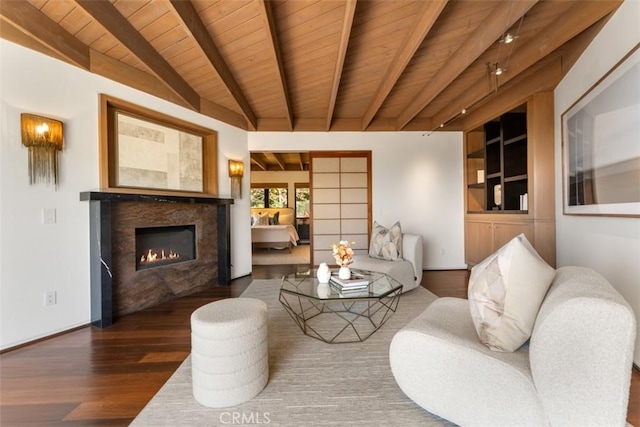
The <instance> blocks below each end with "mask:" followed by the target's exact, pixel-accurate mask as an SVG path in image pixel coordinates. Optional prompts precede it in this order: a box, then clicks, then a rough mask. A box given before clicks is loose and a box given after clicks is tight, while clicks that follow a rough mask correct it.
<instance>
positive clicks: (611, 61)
mask: <svg viewBox="0 0 640 427" xmlns="http://www.w3.org/2000/svg"><path fill="white" fill-rule="evenodd" d="M639 17H640V1H637V0H626V1H625V2H624V3H623V4H622V5H621V6H620V8H619V9H618V10H617V11H616V13H615V15H614V16H613V17H612V18H611V19H610V20H609V22H607V24H606V25H605V27H604V28H603V29H602V31H601V32H600V34H598V36H597V37H596V38H595V39H594V41H593V42H592V43H591V44H590V45H589V47H588V48H587V49H586V50H585V52H584V53H583V54H582V56H581V57H580V59H579V60H578V61H577V62H576V64H575V65H574V66H573V68H572V69H571V70H570V71H569V73H568V74H567V75H566V76H565V78H564V79H563V80H562V81H561V82H560V84H559V85H558V86H557V87H556V90H555V147H556V151H555V155H556V189H557V191H556V227H557V230H556V232H557V235H556V242H557V262H558V266H563V265H582V266H587V267H591V268H593V269H595V270H596V271H598V272H599V273H600V274H602V275H603V276H605V277H606V278H607V279H608V280H609V281H610V282H611V283H612V284H613V286H614V287H615V288H616V289H617V290H618V291H619V292H620V293H621V294H622V295H623V296H624V297H625V299H626V300H627V301H628V302H629V304H630V305H631V306H632V308H633V310H634V312H635V314H636V319H637V321H638V324H639V325H640V218H614V217H604V216H566V215H563V214H562V206H563V199H562V185H563V184H562V152H561V147H562V140H561V115H562V113H563V112H564V111H566V110H567V108H569V107H570V106H571V105H572V104H573V103H574V102H575V101H576V100H577V99H578V98H580V97H581V96H582V94H584V93H585V92H586V91H587V90H589V88H591V87H592V86H593V85H594V84H595V83H596V82H597V81H598V80H599V79H600V78H601V77H602V76H604V75H605V74H606V73H607V72H608V71H609V70H610V69H611V68H612V67H613V66H614V65H615V64H617V63H618V61H620V60H621V59H622V58H623V57H624V56H625V55H626V54H627V53H628V52H629V51H630V50H631V49H632V48H633V47H634V46H635V45H636V44H637V43H639V42H640V30H638V27H639V26H640V19H639ZM638 337H640V328H639V329H638ZM634 363H635V364H636V365H640V338H636V348H635V353H634Z"/></svg>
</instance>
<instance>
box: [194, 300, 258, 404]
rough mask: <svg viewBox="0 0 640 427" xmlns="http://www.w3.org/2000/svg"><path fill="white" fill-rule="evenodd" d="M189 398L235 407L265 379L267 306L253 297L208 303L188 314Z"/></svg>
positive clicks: (204, 402)
mask: <svg viewBox="0 0 640 427" xmlns="http://www.w3.org/2000/svg"><path fill="white" fill-rule="evenodd" d="M191 376H192V382H193V396H194V397H195V399H196V400H197V401H198V402H200V403H201V404H202V405H204V406H207V407H210V408H225V407H229V406H235V405H238V404H240V403H242V402H246V401H247V400H249V399H251V398H253V397H254V396H256V395H257V394H258V393H260V392H261V391H262V389H263V388H264V386H265V385H267V380H268V379H269V357H268V345H267V304H265V303H264V301H261V300H258V299H254V298H230V299H224V300H221V301H216V302H212V303H210V304H207V305H204V306H202V307H200V308H198V309H197V310H196V311H194V312H193V314H191Z"/></svg>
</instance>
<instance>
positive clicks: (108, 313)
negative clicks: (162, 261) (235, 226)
mask: <svg viewBox="0 0 640 427" xmlns="http://www.w3.org/2000/svg"><path fill="white" fill-rule="evenodd" d="M80 200H81V201H88V202H90V249H91V254H90V260H91V323H92V324H93V325H94V326H97V327H100V328H104V327H107V326H110V325H111V324H112V323H113V321H114V317H116V316H117V315H119V314H126V313H127V312H132V310H135V307H134V308H131V307H126V308H122V307H121V306H120V305H119V302H118V297H119V296H120V299H122V298H124V297H122V295H123V293H122V292H121V290H122V288H127V287H129V285H130V284H131V283H132V282H134V281H135V276H137V275H138V274H140V275H142V276H144V275H145V274H150V273H143V272H140V273H138V272H134V273H132V272H131V270H130V269H128V268H127V269H126V271H122V268H121V264H122V255H121V254H122V253H123V252H127V248H126V247H127V245H128V242H127V239H128V238H129V235H130V234H131V233H130V231H131V227H132V225H131V224H134V223H135V224H137V225H136V226H146V225H145V224H144V223H142V221H143V220H144V217H145V215H146V213H147V212H148V213H149V215H150V217H151V218H150V221H151V222H152V224H150V225H153V224H158V223H159V222H165V221H164V220H163V219H162V218H163V217H162V212H163V210H165V209H166V210H167V212H168V215H167V220H166V223H167V224H171V223H172V221H173V222H175V221H176V220H175V218H176V217H178V218H180V217H181V216H187V217H190V218H191V219H192V220H193V218H196V217H198V215H200V216H201V214H202V212H207V214H206V215H205V216H206V217H207V218H205V219H197V220H196V221H205V222H204V223H201V225H204V224H206V225H207V228H208V231H207V233H208V234H207V236H208V239H210V240H211V241H212V243H213V244H214V245H215V246H214V248H211V247H208V246H207V247H206V252H210V255H213V256H214V257H216V255H217V257H216V258H214V259H213V260H211V259H210V260H209V264H207V265H206V266H204V267H201V270H202V271H204V272H206V274H200V273H199V272H198V269H197V268H194V267H188V268H186V269H185V268H184V267H182V270H180V268H181V267H174V269H176V268H177V269H178V271H175V270H174V271H172V270H170V269H169V268H168V267H167V269H166V270H159V272H158V273H154V275H155V279H156V280H158V281H161V282H163V284H164V285H165V286H164V287H163V291H164V294H162V295H159V296H153V297H152V298H147V297H146V296H147V295H148V294H149V292H148V291H147V290H146V289H144V288H143V289H141V290H138V291H134V292H133V293H134V294H137V295H141V296H143V297H142V298H147V299H151V300H152V301H142V302H141V304H142V305H141V306H140V309H141V308H145V307H146V306H150V305H149V304H150V303H159V302H163V301H167V300H168V299H170V298H175V297H177V296H182V295H186V294H187V293H185V292H190V291H191V290H190V289H183V288H179V287H178V288H177V289H174V288H173V287H172V286H169V285H167V280H170V278H171V277H177V278H178V279H177V281H180V278H182V277H184V276H188V275H189V274H192V275H193V279H194V280H188V281H187V282H189V283H191V282H194V281H195V282H197V280H200V279H201V280H203V282H202V283H195V284H194V285H193V286H194V287H193V292H195V291H199V290H201V289H202V287H203V286H205V285H208V284H210V282H211V279H212V278H213V279H214V282H215V283H216V284H217V285H223V286H226V285H229V282H230V280H231V277H230V276H231V251H230V245H231V233H230V205H231V204H233V199H221V198H215V197H206V196H199V195H195V196H191V195H184V196H182V195H158V194H143V193H140V194H135V193H115V192H102V191H87V192H82V193H80ZM147 204H148V205H147ZM212 206H215V208H213V207H212ZM123 215H124V217H123ZM123 218H125V219H126V222H127V225H126V227H125V228H126V230H127V231H126V232H125V234H126V235H125V236H123V235H122V226H121V222H122V220H123ZM212 236H213V238H212ZM213 241H215V243H214V242H213ZM123 242H124V243H123ZM208 242H209V241H207V242H206V243H208ZM201 244H203V245H204V243H201ZM203 252H205V251H203ZM216 253H217V254H216ZM126 258H127V259H128V258H130V256H129V254H127V255H126ZM211 261H213V263H214V264H215V265H213V267H212V268H211ZM161 268H164V267H161ZM144 271H148V270H144ZM216 273H217V274H216ZM212 275H213V276H212ZM203 276H206V277H203ZM210 276H212V277H210ZM216 276H217V277H216ZM143 279H145V278H144V277H143ZM145 280H146V281H147V282H149V280H150V279H149V278H148V277H147V278H146V279H145ZM121 287H122V288H121ZM167 288H171V289H170V290H169V291H167ZM126 292H131V290H130V289H125V294H124V295H127V296H126V298H130V295H131V294H130V293H126ZM172 292H173V294H172ZM154 298H155V300H154ZM130 303H131V301H127V305H129V304H130ZM145 304H146V305H145Z"/></svg>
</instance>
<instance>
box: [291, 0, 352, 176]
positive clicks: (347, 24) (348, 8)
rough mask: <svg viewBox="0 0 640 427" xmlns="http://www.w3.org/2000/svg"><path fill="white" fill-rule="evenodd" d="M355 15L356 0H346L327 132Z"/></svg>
mask: <svg viewBox="0 0 640 427" xmlns="http://www.w3.org/2000/svg"><path fill="white" fill-rule="evenodd" d="M355 13H356V0H347V1H346V3H345V5H344V17H343V18H342V31H341V32H340V42H339V44H338V53H337V54H336V55H337V56H336V66H335V68H334V70H333V78H332V79H331V94H330V95H329V106H328V108H327V123H326V125H325V129H324V130H325V131H327V132H328V131H329V129H330V128H331V120H333V111H334V110H335V107H336V99H337V98H338V88H339V87H340V79H341V77H342V69H343V67H344V59H345V57H346V56H347V47H348V46H349V37H350V36H351V27H352V26H353V17H354V15H355ZM301 170H302V169H301Z"/></svg>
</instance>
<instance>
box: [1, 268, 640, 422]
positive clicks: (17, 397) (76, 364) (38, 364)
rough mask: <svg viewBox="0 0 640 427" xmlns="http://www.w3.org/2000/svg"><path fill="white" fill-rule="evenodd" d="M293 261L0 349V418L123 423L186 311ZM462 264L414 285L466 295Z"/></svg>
mask: <svg viewBox="0 0 640 427" xmlns="http://www.w3.org/2000/svg"><path fill="white" fill-rule="evenodd" d="M300 268H304V267H299V266H254V267H253V274H252V276H251V277H249V276H248V277H243V278H239V279H236V280H234V281H233V283H232V285H231V286H229V287H216V288H214V289H211V290H209V291H206V292H202V293H199V294H196V295H192V296H187V297H183V298H180V299H178V300H175V301H171V302H168V303H165V304H161V305H159V306H156V307H153V308H149V309H146V310H143V311H141V312H138V313H134V314H131V315H128V316H124V317H122V318H120V319H118V320H117V321H116V323H115V324H114V325H113V326H111V327H110V328H107V329H103V330H101V329H97V328H93V327H84V328H80V329H77V330H74V331H72V332H68V333H64V334H61V335H58V336H55V337H52V338H49V339H45V340H42V341H39V342H36V343H33V344H29V345H26V346H23V347H20V348H17V349H14V350H10V351H7V352H4V353H3V354H1V355H0V425H2V426H24V425H43V426H44V425H47V426H50V425H65V426H67V425H68V426H72V425H78V426H86V425H92V426H103V425H104V426H125V425H128V424H129V423H130V422H131V421H132V420H133V419H134V418H135V417H136V415H137V414H138V413H139V412H140V410H141V409H142V408H143V407H144V406H145V405H146V403H147V402H148V401H149V400H150V399H151V398H152V397H153V396H154V395H155V393H156V392H157V391H158V390H159V389H160V388H161V387H162V385H163V384H164V383H165V382H166V381H167V379H169V377H170V376H171V375H172V374H173V372H174V371H175V370H176V369H177V367H178V366H179V365H180V364H181V363H182V361H183V360H184V359H185V357H186V356H187V355H188V354H189V352H190V324H189V317H190V316H191V313H192V312H193V311H194V310H195V309H196V308H198V307H200V306H201V305H204V304H206V303H209V302H211V301H215V300H218V299H222V298H229V297H237V296H239V295H240V294H241V293H242V292H243V291H244V290H245V289H246V287H247V286H248V285H249V283H251V280H252V279H270V278H280V277H282V275H283V274H287V273H290V272H292V271H295V270H296V269H300ZM467 280H468V272H467V271H464V270H456V271H427V272H425V274H424V277H423V280H422V285H423V286H425V287H426V288H427V289H429V290H431V291H432V292H433V293H435V294H436V295H438V296H456V297H462V298H466V285H467ZM627 420H628V422H629V423H631V424H632V425H636V426H640V374H639V373H638V372H637V371H634V372H633V379H632V385H631V398H630V401H629V412H628V418H627Z"/></svg>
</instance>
